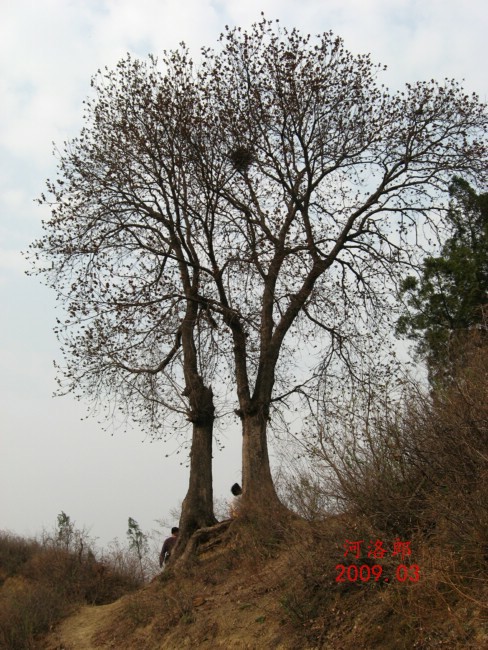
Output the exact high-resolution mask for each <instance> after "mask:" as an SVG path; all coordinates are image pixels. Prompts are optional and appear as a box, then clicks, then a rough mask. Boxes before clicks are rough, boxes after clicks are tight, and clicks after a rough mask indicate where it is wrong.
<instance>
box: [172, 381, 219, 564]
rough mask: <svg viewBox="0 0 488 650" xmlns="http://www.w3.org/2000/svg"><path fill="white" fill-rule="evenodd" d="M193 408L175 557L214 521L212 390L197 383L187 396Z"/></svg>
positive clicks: (190, 415)
mask: <svg viewBox="0 0 488 650" xmlns="http://www.w3.org/2000/svg"><path fill="white" fill-rule="evenodd" d="M190 402H191V403H193V405H194V407H195V408H194V409H192V411H191V412H190V414H189V418H190V419H191V421H192V422H193V437H192V445H191V451H190V481H189V486H188V492H187V494H186V497H185V499H184V500H183V505H182V509H181V516H180V524H179V528H180V533H179V536H178V544H177V546H176V548H175V550H174V552H173V554H174V556H176V557H178V556H179V555H181V553H182V552H183V551H184V549H185V546H186V544H187V542H188V540H189V539H190V537H191V536H192V535H193V533H194V532H195V531H196V530H198V529H199V528H207V527H208V526H212V525H213V524H215V523H216V522H217V520H216V518H215V515H214V510H213V485H212V437H213V423H214V404H213V395H212V390H211V389H210V388H207V387H205V386H203V385H202V384H200V385H199V386H198V387H197V388H196V389H195V390H194V391H193V392H192V393H191V395H190Z"/></svg>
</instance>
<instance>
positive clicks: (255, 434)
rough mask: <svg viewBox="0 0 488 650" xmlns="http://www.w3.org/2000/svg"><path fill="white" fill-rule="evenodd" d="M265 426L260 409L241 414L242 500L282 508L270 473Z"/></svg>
mask: <svg viewBox="0 0 488 650" xmlns="http://www.w3.org/2000/svg"><path fill="white" fill-rule="evenodd" d="M266 428H267V418H266V415H265V414H264V413H263V412H262V411H261V410H260V411H259V412H258V413H254V414H252V415H251V414H247V415H246V414H244V415H243V416H242V483H243V493H242V499H243V504H244V505H245V504H246V503H247V504H249V505H250V506H253V507H254V506H258V507H261V506H263V507H264V506H266V507H270V508H274V507H279V508H282V507H283V506H282V504H281V502H280V501H279V499H278V496H277V494H276V490H275V488H274V484H273V478H272V476H271V469H270V465H269V455H268V441H267V435H266Z"/></svg>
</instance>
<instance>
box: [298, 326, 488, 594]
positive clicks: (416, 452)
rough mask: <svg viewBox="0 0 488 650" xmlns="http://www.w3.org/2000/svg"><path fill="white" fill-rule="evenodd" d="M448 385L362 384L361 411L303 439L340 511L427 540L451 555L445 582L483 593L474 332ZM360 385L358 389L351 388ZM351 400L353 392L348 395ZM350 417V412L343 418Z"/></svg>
mask: <svg viewBox="0 0 488 650" xmlns="http://www.w3.org/2000/svg"><path fill="white" fill-rule="evenodd" d="M459 358H462V359H463V365H462V366H461V365H458V367H457V368H455V373H454V375H453V378H452V381H451V383H450V384H449V386H447V387H444V388H443V389H442V390H437V391H436V392H433V393H431V394H428V393H427V392H422V391H421V390H420V389H419V388H418V386H415V385H413V384H409V385H408V390H405V391H404V393H403V398H402V399H401V400H395V401H394V400H390V399H389V398H388V397H387V396H383V397H381V398H379V397H378V396H377V394H376V395H374V394H373V393H372V392H371V391H370V389H369V387H368V388H367V389H366V388H364V387H363V399H362V404H367V410H366V411H364V410H363V411H359V412H357V414H356V420H355V424H354V426H349V427H348V428H347V429H344V430H343V431H342V432H341V435H340V436H337V435H332V434H331V433H330V432H329V431H328V430H326V428H325V427H324V426H323V427H322V428H321V429H320V430H319V435H318V439H316V440H315V441H314V444H311V445H310V448H311V451H312V454H313V460H314V462H315V463H316V465H317V467H319V468H320V471H321V472H322V474H323V476H324V481H325V482H326V483H327V482H328V485H329V488H330V491H331V492H334V491H335V493H336V495H337V498H338V499H339V500H340V501H341V502H342V504H343V508H344V510H347V511H349V512H351V513H355V514H356V515H360V516H361V517H366V518H367V520H368V521H369V522H370V524H371V526H372V528H373V530H377V531H378V534H380V533H381V534H386V535H388V536H390V537H393V536H399V537H400V538H402V539H413V540H415V542H416V545H417V546H419V545H422V544H425V545H429V546H430V547H433V548H435V549H436V552H437V553H438V554H439V555H440V557H442V556H443V554H445V556H446V557H447V555H449V557H450V562H452V563H453V564H452V566H451V569H452V570H451V571H450V582H451V584H450V588H451V589H452V590H454V591H456V590H457V593H458V595H460V594H464V595H465V596H466V597H467V598H471V599H474V600H475V601H477V602H478V601H480V602H482V601H483V598H482V597H481V592H480V590H479V588H478V586H479V587H481V585H482V584H483V581H484V580H485V579H486V567H487V564H486V562H487V559H488V491H487V490H486V485H487V479H488V348H487V347H486V346H482V345H479V339H478V337H477V336H476V334H472V337H471V340H470V343H469V344H468V345H466V349H465V350H463V354H462V355H459ZM359 390H361V389H358V391H359ZM356 399H357V396H356ZM349 422H350V420H349Z"/></svg>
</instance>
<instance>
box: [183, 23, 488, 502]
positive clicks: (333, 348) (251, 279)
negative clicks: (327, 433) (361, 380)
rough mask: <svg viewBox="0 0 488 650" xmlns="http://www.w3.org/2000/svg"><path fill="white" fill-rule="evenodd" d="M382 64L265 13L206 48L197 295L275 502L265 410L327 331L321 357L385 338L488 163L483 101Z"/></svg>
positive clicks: (254, 461)
mask: <svg viewBox="0 0 488 650" xmlns="http://www.w3.org/2000/svg"><path fill="white" fill-rule="evenodd" d="M380 68H381V66H374V65H373V64H372V63H371V61H370V59H369V57H368V56H353V55H352V54H351V53H349V52H348V51H347V50H345V49H344V46H343V43H342V41H341V40H340V39H339V38H337V37H335V36H334V35H333V34H331V33H326V34H323V35H322V36H319V37H317V38H316V39H311V38H310V37H309V36H303V35H301V34H300V33H299V32H298V31H297V30H292V31H288V30H286V29H283V30H282V29H280V27H279V25H277V24H276V23H273V22H271V21H267V20H265V19H264V18H263V19H262V20H261V22H260V23H259V24H256V25H254V26H253V27H252V28H251V29H250V30H249V31H247V32H245V31H242V30H241V29H240V28H236V29H233V30H227V31H226V33H225V34H224V35H223V36H222V37H221V43H220V49H219V50H218V51H217V52H214V51H211V50H205V51H204V62H203V64H202V68H201V73H200V78H199V81H198V84H199V87H200V92H201V93H202V94H203V98H204V101H203V104H202V106H204V108H205V113H204V115H203V116H202V119H201V125H202V126H201V128H197V129H195V130H194V131H193V132H192V134H191V140H192V142H193V143H194V150H195V154H194V166H195V178H196V179H197V182H198V183H199V184H201V186H202V188H205V191H206V192H207V194H208V192H209V190H210V191H211V195H212V197H215V198H213V201H214V202H215V204H216V210H215V211H216V214H217V218H218V221H219V224H220V225H219V228H220V233H221V234H220V238H221V241H222V242H223V243H222V244H221V245H220V246H218V247H217V246H215V244H214V245H213V247H212V245H211V242H210V241H209V242H208V244H207V246H208V253H209V255H210V258H211V264H210V266H211V268H212V278H206V279H208V282H207V285H206V286H205V287H204V288H203V289H202V292H203V291H205V293H204V296H205V298H208V303H209V304H210V303H211V299H212V300H214V301H215V303H214V304H218V305H219V309H221V310H222V311H221V313H222V319H223V322H224V323H225V325H226V326H227V328H228V329H229V330H230V332H231V335H232V340H233V349H232V351H231V353H232V357H233V358H232V363H233V371H234V373H235V382H236V386H237V396H238V402H239V408H238V414H239V416H240V418H241V420H242V425H243V487H244V495H243V498H244V499H247V498H250V499H252V500H255V499H257V500H259V501H262V502H268V503H269V502H271V503H272V502H274V501H276V497H275V493H274V490H273V486H272V480H271V476H270V470H269V460H268V448H267V428H268V422H269V418H270V407H271V406H272V404H273V403H274V402H276V401H279V400H280V397H282V396H283V395H286V394H289V393H290V391H293V390H303V383H304V382H303V381H297V382H296V383H295V384H294V383H293V380H292V373H290V372H287V368H288V369H290V368H292V367H293V362H295V365H296V366H300V364H301V359H300V353H301V351H302V349H303V346H304V345H306V344H307V342H310V341H311V340H314V339H315V340H320V341H321V347H322V350H321V352H322V354H323V356H324V358H326V359H329V360H330V359H332V358H333V357H334V356H337V357H342V358H343V360H345V361H347V350H348V348H350V346H351V345H352V346H354V345H355V343H357V340H358V336H359V333H360V332H361V331H362V332H364V331H368V330H370V331H371V333H372V334H373V333H375V330H376V334H378V335H379V336H381V335H382V332H381V331H380V330H381V327H382V324H383V323H384V318H383V317H384V316H385V315H387V314H388V311H389V302H388V301H389V295H390V293H391V291H392V289H393V288H394V285H395V282H396V280H397V279H398V278H399V277H400V276H401V275H402V273H403V272H404V271H405V269H409V268H412V266H413V265H416V264H418V260H419V255H418V253H419V245H420V243H421V242H422V240H423V239H424V236H425V235H426V234H428V231H429V230H430V233H432V232H433V231H434V232H435V229H436V227H437V225H438V223H439V220H441V219H442V215H443V209H444V208H445V207H446V206H445V205H444V204H443V196H445V194H444V191H445V189H446V187H447V184H448V183H449V181H450V179H451V177H452V175H453V174H454V173H459V172H462V173H465V174H468V175H470V177H472V178H478V179H479V178H480V174H482V173H484V172H485V171H486V160H487V158H486V140H485V136H486V126H487V121H486V113H485V107H484V106H483V105H480V103H479V101H478V98H477V97H476V96H474V95H473V96H467V95H466V94H465V93H464V92H463V90H462V89H461V88H460V87H459V85H458V84H457V83H456V82H455V81H446V82H444V83H443V84H438V83H436V82H435V81H430V82H419V83H417V84H415V85H408V84H407V85H406V87H405V89H404V90H403V91H401V92H396V93H390V92H389V91H388V90H387V89H386V88H384V87H383V86H382V85H380V84H379V83H378V82H377V81H376V78H377V76H378V75H379V73H380ZM202 191H203V190H202ZM426 230H427V232H426ZM207 292H208V293H207ZM390 303H391V301H390ZM226 310H228V311H226ZM383 334H384V333H383Z"/></svg>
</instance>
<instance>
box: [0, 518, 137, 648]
mask: <svg viewBox="0 0 488 650" xmlns="http://www.w3.org/2000/svg"><path fill="white" fill-rule="evenodd" d="M72 532H73V536H72V540H73V544H71V543H69V544H68V543H66V542H67V540H66V538H65V537H63V538H62V539H61V538H59V537H58V536H56V535H55V536H51V537H48V536H44V540H43V542H38V541H36V540H25V539H22V538H20V537H17V536H14V535H11V534H10V533H6V532H0V577H1V581H0V648H6V649H7V648H8V649H9V650H17V649H19V650H20V649H22V650H28V649H30V648H36V647H38V646H37V643H36V638H37V636H38V635H39V634H42V633H44V632H46V631H47V630H49V628H50V627H51V626H52V625H53V624H54V623H56V622H57V621H59V620H60V619H61V618H62V617H63V616H66V615H67V614H69V612H70V611H71V609H72V608H73V607H74V606H76V605H78V604H81V603H88V604H94V605H101V604H104V603H109V602H113V601H114V600H116V599H117V598H119V597H121V596H122V595H124V594H126V593H127V592H129V591H132V590H134V589H135V588H137V587H138V586H139V585H140V580H138V579H136V577H135V575H134V573H133V572H127V571H124V570H122V569H121V566H120V565H119V566H117V567H115V566H112V565H111V564H110V562H109V561H107V560H105V561H103V562H102V561H99V560H97V559H96V557H95V555H94V553H93V551H92V550H91V549H90V547H89V546H88V543H87V539H86V537H84V536H83V534H82V533H80V531H77V530H76V529H73V531H72Z"/></svg>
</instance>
